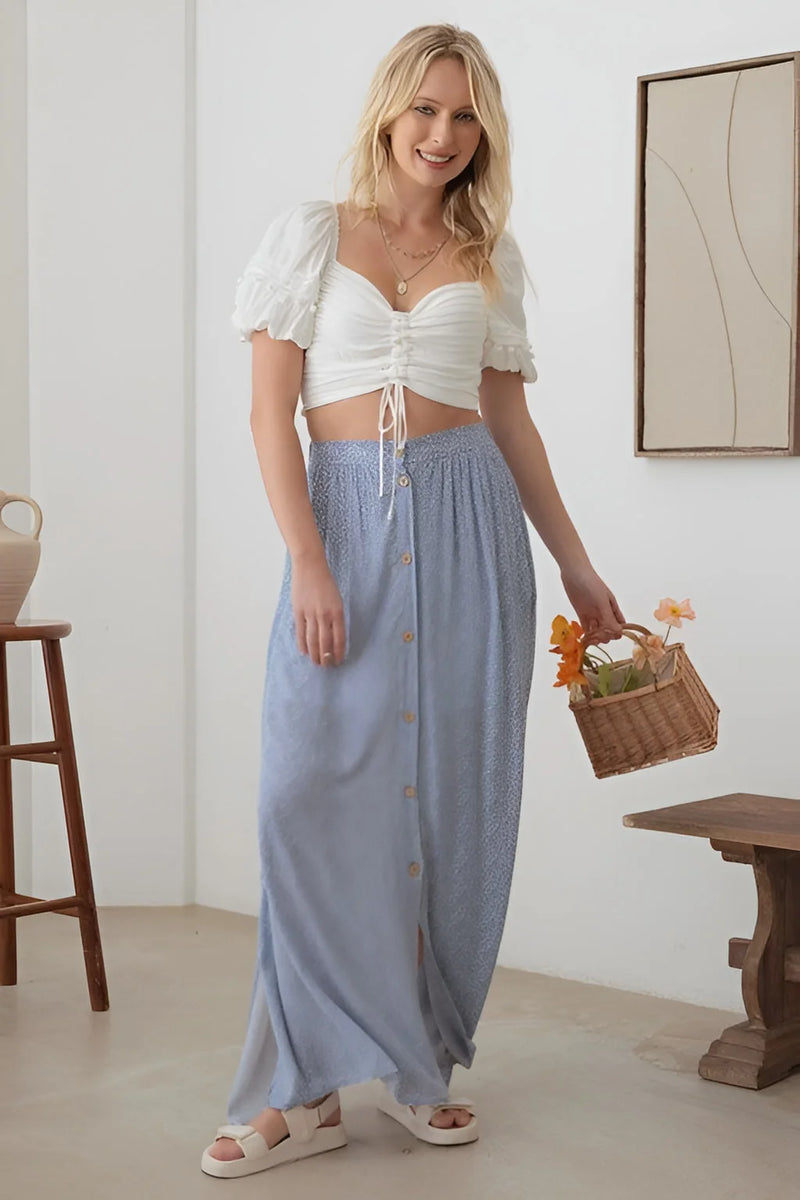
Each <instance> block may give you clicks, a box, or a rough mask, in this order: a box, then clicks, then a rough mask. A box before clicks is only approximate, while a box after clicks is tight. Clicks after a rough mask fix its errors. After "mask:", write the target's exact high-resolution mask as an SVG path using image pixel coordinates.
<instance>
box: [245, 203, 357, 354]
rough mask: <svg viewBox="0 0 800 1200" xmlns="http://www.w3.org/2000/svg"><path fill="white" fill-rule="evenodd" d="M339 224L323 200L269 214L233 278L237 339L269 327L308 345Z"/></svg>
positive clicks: (272, 333)
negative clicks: (247, 258)
mask: <svg viewBox="0 0 800 1200" xmlns="http://www.w3.org/2000/svg"><path fill="white" fill-rule="evenodd" d="M337 226H338V221H337V216H336V207H335V205H334V204H332V203H331V202H330V201H327V200H307V201H305V202H303V203H301V204H296V205H295V206H294V207H293V208H290V209H286V210H284V211H283V212H281V213H279V214H278V215H277V216H276V217H274V218H273V220H272V222H271V223H270V224H269V226H268V227H267V230H266V232H265V233H264V235H263V237H262V239H261V241H260V243H259V245H258V247H257V249H256V251H255V253H254V254H253V255H252V257H251V258H250V261H249V262H248V263H247V265H246V266H245V268H244V270H243V271H242V274H241V275H240V276H239V278H238V279H237V281H236V294H235V301H234V304H235V306H234V310H233V312H232V314H231V324H232V325H233V327H234V329H236V331H237V332H238V334H239V341H240V342H249V341H252V338H253V334H254V333H255V332H256V331H257V330H260V329H268V330H269V334H270V336H271V337H273V338H276V339H280V340H284V339H286V340H290V341H293V342H296V343H297V345H298V346H300V347H301V348H302V349H303V350H307V349H308V347H309V346H310V345H311V341H312V339H313V336H314V321H315V318H316V308H317V296H318V294H319V287H320V279H321V275H322V272H323V270H324V269H325V266H326V265H327V262H328V260H329V259H330V257H331V256H332V254H334V253H335V248H336V233H337Z"/></svg>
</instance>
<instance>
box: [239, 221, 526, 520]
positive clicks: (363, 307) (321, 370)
mask: <svg viewBox="0 0 800 1200" xmlns="http://www.w3.org/2000/svg"><path fill="white" fill-rule="evenodd" d="M338 243H339V218H338V213H337V210H336V205H335V204H334V203H333V202H332V201H329V200H306V201H304V202H302V203H300V204H297V205H295V206H294V207H293V208H290V209H286V210H284V211H283V212H281V213H279V214H278V216H276V217H275V218H274V219H273V221H272V222H271V223H270V225H269V226H268V228H267V230H266V232H265V234H264V236H263V237H262V239H261V242H260V244H259V246H258V248H257V250H256V252H255V254H254V255H253V256H252V258H251V259H250V261H249V262H248V263H247V265H246V266H245V268H244V272H243V274H242V275H241V276H240V277H239V279H238V280H237V286H236V301H235V304H236V307H235V309H234V312H233V314H232V317H231V320H232V323H233V325H234V326H235V328H236V329H237V330H238V331H239V340H240V341H242V342H245V341H248V342H249V341H250V340H251V338H252V336H253V333H254V332H255V331H256V330H258V329H266V328H268V329H269V333H270V336H271V337H273V338H278V339H289V340H291V341H293V342H296V343H297V345H298V346H300V347H301V348H302V349H304V350H305V351H306V355H305V363H304V367H303V376H302V384H301V390H300V394H301V398H302V403H303V409H302V411H303V412H306V411H307V410H308V409H310V408H316V407H318V406H319V405H322V404H332V403H333V402H334V401H336V400H344V399H347V398H348V397H350V396H356V395H360V394H362V393H365V392H371V391H375V390H377V389H378V388H381V389H382V392H381V402H380V409H379V415H378V431H379V435H380V437H379V442H378V454H379V464H380V465H379V472H380V494H381V495H383V439H384V434H385V433H387V432H388V430H389V428H391V426H392V424H394V440H395V457H394V467H395V470H394V475H395V476H396V474H397V458H398V457H399V456H400V455H401V454H402V452H403V448H404V447H405V443H406V438H407V428H406V413H405V391H404V384H407V385H408V386H409V387H410V388H411V389H412V390H413V391H415V392H418V393H419V394H420V395H422V396H426V397H428V398H429V399H431V400H435V401H438V402H439V403H441V404H451V405H454V406H455V407H456V408H470V409H474V410H476V411H477V409H478V386H479V384H480V380H481V371H482V369H483V368H484V367H495V368H497V370H500V371H520V372H521V374H522V378H523V380H525V382H527V383H533V381H534V380H535V379H536V378H537V371H536V367H535V365H534V360H533V353H532V350H531V346H530V343H529V341H528V335H527V328H526V323H525V313H524V311H523V307H522V298H523V293H524V288H525V277H524V275H523V272H522V260H521V256H520V252H519V248H518V246H517V243H516V241H515V240H514V238H513V236H512V234H511V233H510V232H509V231H508V230H506V231H504V232H503V233H502V234H501V236H500V237H499V238H498V240H497V243H496V245H495V248H494V252H493V255H492V263H493V265H494V267H495V270H496V271H497V272H498V274H499V277H500V281H501V283H502V294H501V296H500V297H499V299H498V300H496V301H495V302H494V303H489V302H488V300H487V298H486V294H485V292H484V290H483V287H482V286H481V284H480V283H479V282H478V281H477V280H472V281H469V280H467V281H462V282H456V283H445V284H442V285H441V286H440V287H436V288H434V289H433V290H432V291H430V292H428V293H427V294H426V295H424V296H423V297H422V299H421V300H419V301H418V302H417V303H416V304H415V305H414V307H413V308H412V309H411V310H410V312H400V311H399V310H397V309H394V308H392V306H391V304H390V303H389V301H388V300H387V299H386V297H385V296H384V295H383V293H382V292H380V291H379V289H378V288H377V287H375V285H374V284H373V283H371V282H370V280H368V279H367V278H366V276H365V275H362V274H360V273H359V272H358V271H354V270H352V269H351V268H350V267H345V266H343V265H342V264H341V263H339V262H337V260H336V254H337V249H338ZM387 409H388V410H389V412H390V413H391V416H392V422H390V423H389V424H388V425H387V426H386V427H384V419H385V416H386V412H387ZM394 491H395V489H394V480H393V486H392V497H391V502H390V506H389V514H388V515H389V517H391V515H392V510H393V506H394Z"/></svg>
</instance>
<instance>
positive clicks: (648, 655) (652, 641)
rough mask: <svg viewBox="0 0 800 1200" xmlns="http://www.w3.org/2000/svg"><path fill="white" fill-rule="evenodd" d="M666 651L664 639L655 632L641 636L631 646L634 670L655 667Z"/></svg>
mask: <svg viewBox="0 0 800 1200" xmlns="http://www.w3.org/2000/svg"><path fill="white" fill-rule="evenodd" d="M684 615H685V614H684ZM666 653H667V652H666V650H665V649H664V639H663V638H661V637H659V636H658V634H657V633H649V634H648V635H647V637H643V638H642V641H641V643H637V644H636V645H635V646H634V647H633V652H632V654H631V658H632V659H633V665H634V666H635V667H636V670H637V671H641V670H643V669H644V668H645V667H646V666H650V667H655V666H656V664H657V663H659V662H661V659H662V658H663V657H664V655H665V654H666Z"/></svg>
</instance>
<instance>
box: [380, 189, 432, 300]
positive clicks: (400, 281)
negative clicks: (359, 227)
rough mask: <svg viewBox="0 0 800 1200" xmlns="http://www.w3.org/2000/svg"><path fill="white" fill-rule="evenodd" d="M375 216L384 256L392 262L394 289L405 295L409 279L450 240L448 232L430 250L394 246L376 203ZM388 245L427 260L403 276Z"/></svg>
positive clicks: (409, 256) (399, 294)
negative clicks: (395, 281)
mask: <svg viewBox="0 0 800 1200" xmlns="http://www.w3.org/2000/svg"><path fill="white" fill-rule="evenodd" d="M375 217H376V219H377V222H378V228H379V229H380V231H381V237H382V238H383V244H384V247H385V249H386V256H387V258H388V259H389V262H390V263H391V264H392V270H393V271H394V273H395V275H396V277H397V283H396V284H395V291H396V292H397V294H398V296H405V294H406V292H407V291H408V283H409V280H411V279H413V278H414V277H415V276H416V275H419V273H420V271H424V270H425V268H426V267H427V266H428V265H429V263H432V262H433V260H434V259H435V258H436V255H437V254H438V253H439V251H440V250H441V248H442V246H444V244H445V243H446V242H448V241H449V240H450V234H449V233H448V235H447V237H446V238H443V239H442V241H441V242H437V244H436V245H435V246H434V247H433V248H432V249H430V250H417V251H412V250H404V249H403V248H402V247H401V246H395V244H394V242H390V241H389V238H388V237H387V235H386V230H385V229H384V228H383V222H382V221H381V215H380V213H379V212H378V208H377V205H376V207H375ZM390 246H391V247H392V249H393V250H397V251H398V252H399V253H400V254H405V255H406V257H407V258H427V260H428V261H427V262H424V263H423V264H422V266H421V267H417V269H416V271H413V272H412V273H411V274H410V275H406V276H403V275H401V274H400V272H399V271H398V269H397V267H396V266H395V262H394V259H393V258H392V256H391V254H390V252H389V247H390Z"/></svg>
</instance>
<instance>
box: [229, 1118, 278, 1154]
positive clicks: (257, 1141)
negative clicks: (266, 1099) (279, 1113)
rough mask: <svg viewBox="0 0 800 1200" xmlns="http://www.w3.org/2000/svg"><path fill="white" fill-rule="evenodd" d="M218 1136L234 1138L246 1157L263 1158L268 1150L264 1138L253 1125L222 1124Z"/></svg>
mask: <svg viewBox="0 0 800 1200" xmlns="http://www.w3.org/2000/svg"><path fill="white" fill-rule="evenodd" d="M217 1137H218V1138H221V1137H227V1138H233V1140H234V1141H235V1142H236V1143H237V1145H239V1146H240V1147H241V1149H242V1154H244V1156H245V1158H261V1157H263V1155H265V1154H266V1153H267V1152H268V1149H269V1148H268V1146H267V1143H266V1142H265V1140H264V1138H263V1137H262V1136H261V1134H260V1133H259V1132H258V1130H257V1129H254V1128H253V1126H252V1125H220V1127H219V1129H218V1130H217Z"/></svg>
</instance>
